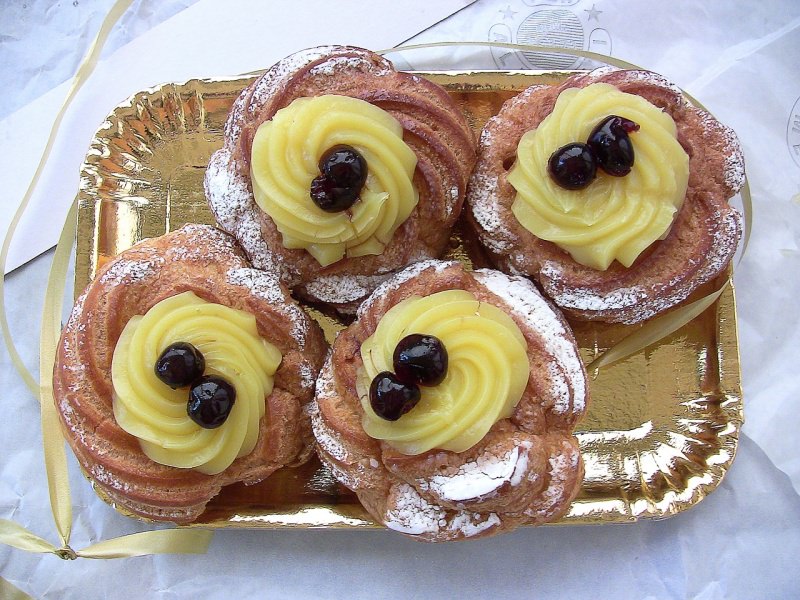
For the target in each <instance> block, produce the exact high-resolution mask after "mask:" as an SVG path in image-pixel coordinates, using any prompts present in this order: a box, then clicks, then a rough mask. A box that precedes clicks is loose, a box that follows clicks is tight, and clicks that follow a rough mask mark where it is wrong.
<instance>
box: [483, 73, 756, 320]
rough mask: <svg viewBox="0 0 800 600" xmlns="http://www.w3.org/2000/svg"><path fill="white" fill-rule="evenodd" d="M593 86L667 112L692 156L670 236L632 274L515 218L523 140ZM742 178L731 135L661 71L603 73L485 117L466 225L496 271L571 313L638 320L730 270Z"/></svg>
mask: <svg viewBox="0 0 800 600" xmlns="http://www.w3.org/2000/svg"><path fill="white" fill-rule="evenodd" d="M597 82H603V83H608V84H611V85H613V86H615V87H617V88H618V89H619V90H621V91H623V92H627V93H629V94H636V95H639V96H641V97H643V98H645V99H646V100H648V101H649V102H651V103H652V104H654V105H655V106H657V107H660V108H661V109H663V110H664V111H665V112H666V113H668V114H669V115H670V116H671V117H672V118H673V120H674V121H675V124H676V126H677V135H678V142H679V143H680V144H681V146H683V148H684V150H685V151H686V153H687V154H688V155H689V187H688V190H687V192H686V199H685V201H684V203H683V207H682V208H681V210H680V211H679V212H678V214H677V216H676V219H675V222H674V223H673V226H672V229H671V230H670V232H669V234H668V235H667V237H666V239H664V240H661V241H657V242H655V243H653V244H652V245H651V246H650V248H648V249H647V250H646V251H645V252H644V253H643V255H642V256H640V257H639V258H638V259H637V261H636V262H635V263H634V264H633V265H632V266H631V267H630V268H625V267H624V266H622V265H621V264H619V263H618V262H614V263H612V265H611V266H610V267H609V268H608V269H607V270H606V271H599V270H596V269H592V268H591V267H586V266H584V265H581V264H579V263H577V262H575V261H574V260H573V259H572V258H571V257H570V256H569V254H567V253H566V252H565V251H563V250H561V249H560V248H558V247H557V246H556V245H555V244H553V243H551V242H547V241H544V240H541V239H539V238H537V237H535V236H534V235H533V234H531V233H530V232H529V231H527V230H526V229H525V228H524V227H522V225H520V224H519V222H518V221H517V220H516V219H515V217H514V215H513V213H512V212H511V206H512V204H513V202H514V198H515V194H516V192H515V190H514V188H513V187H512V186H511V184H510V183H508V181H507V178H506V176H507V173H508V170H509V169H510V168H511V164H512V163H513V159H514V157H515V155H516V149H517V145H518V144H519V140H520V138H521V137H522V135H523V134H524V133H525V132H526V131H529V130H530V129H533V128H535V127H537V126H538V125H539V123H541V122H542V120H543V119H544V118H545V117H546V116H547V115H548V114H550V113H551V112H552V110H553V107H554V105H555V102H556V99H557V97H558V95H559V93H560V92H561V91H562V90H565V89H567V88H575V87H585V86H587V85H589V84H591V83H597ZM553 150H555V148H554V149H553ZM743 182H744V159H743V157H742V152H741V149H740V147H739V143H738V141H737V139H736V135H735V134H734V133H733V131H731V130H730V129H729V128H727V127H725V126H724V125H722V124H720V123H719V122H718V121H716V120H715V119H714V118H713V117H712V116H711V115H709V114H708V113H707V112H705V111H703V110H700V109H698V108H695V107H693V106H691V105H690V104H689V103H688V102H687V100H686V99H685V98H684V96H683V95H682V94H681V91H680V90H679V89H678V88H677V87H676V86H675V85H673V84H671V83H670V82H669V81H667V80H666V79H664V78H663V77H661V76H660V75H656V74H654V73H650V72H647V71H621V70H612V69H608V68H604V69H598V70H596V71H593V72H591V73H588V74H579V75H574V76H572V77H570V78H569V79H567V80H566V81H565V82H564V83H563V84H561V85H559V86H533V87H531V88H528V89H527V90H525V91H524V92H522V93H521V94H519V95H518V96H516V97H515V98H512V99H511V100H509V101H508V102H506V103H505V104H504V106H503V108H502V109H501V111H500V112H499V113H498V114H497V115H496V116H495V117H493V118H492V119H490V120H489V122H488V123H487V124H486V126H485V128H484V130H483V134H482V136H481V141H480V145H479V159H478V163H477V164H476V167H475V170H474V172H473V174H472V178H471V180H470V188H469V191H468V195H467V203H468V205H469V209H468V211H467V219H468V221H469V222H470V223H471V224H472V227H473V228H474V229H475V231H476V232H477V235H478V238H479V240H480V241H481V242H482V244H483V247H484V248H485V249H486V250H487V252H488V254H489V256H490V258H491V260H492V262H493V263H494V264H495V265H497V267H498V268H500V269H501V270H503V271H505V272H508V273H514V274H522V275H526V276H528V277H531V278H533V279H535V280H536V281H538V282H539V284H540V285H541V286H542V288H543V290H544V292H545V294H547V295H548V296H549V297H550V298H551V299H553V301H554V302H555V303H556V304H557V305H558V306H559V307H560V308H561V309H563V310H564V311H565V312H566V313H567V314H569V315H571V316H573V317H576V318H579V319H587V320H600V321H608V322H622V323H636V322H639V321H643V320H645V319H648V318H650V317H651V316H653V315H655V314H657V313H659V312H661V311H663V310H666V309H668V308H670V307H672V306H674V305H675V304H677V303H679V302H681V301H682V300H684V299H685V298H686V297H688V296H689V294H690V293H691V292H692V291H694V290H695V289H696V288H697V287H698V286H700V285H701V284H703V283H705V282H707V281H710V280H711V279H713V278H714V277H715V276H716V275H718V274H719V273H720V272H721V271H722V270H723V269H725V268H726V267H727V265H728V263H729V262H730V260H731V258H732V257H733V254H734V252H735V251H736V246H737V244H738V241H739V238H740V236H741V216H740V215H739V213H738V212H737V211H736V210H735V209H733V208H731V207H730V206H729V204H728V200H729V199H730V198H731V197H732V196H733V195H734V194H736V193H737V192H738V191H739V189H740V188H741V186H742V185H743Z"/></svg>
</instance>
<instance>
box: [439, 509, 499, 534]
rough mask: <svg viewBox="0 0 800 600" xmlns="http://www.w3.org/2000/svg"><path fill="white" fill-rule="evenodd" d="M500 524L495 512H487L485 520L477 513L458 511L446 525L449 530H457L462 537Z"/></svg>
mask: <svg viewBox="0 0 800 600" xmlns="http://www.w3.org/2000/svg"><path fill="white" fill-rule="evenodd" d="M496 525H500V517H498V516H497V515H496V514H495V513H489V516H488V517H487V518H486V520H482V517H481V515H479V514H478V513H467V512H460V513H458V514H457V515H456V516H454V517H453V519H452V520H451V521H450V523H449V524H448V525H447V529H449V530H450V531H459V532H461V533H462V534H463V535H464V537H472V536H474V535H478V534H479V533H481V532H483V531H486V530H487V529H491V528H492V527H494V526H496Z"/></svg>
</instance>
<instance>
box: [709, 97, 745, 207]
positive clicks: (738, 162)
mask: <svg viewBox="0 0 800 600" xmlns="http://www.w3.org/2000/svg"><path fill="white" fill-rule="evenodd" d="M700 116H701V122H702V124H703V128H704V129H705V131H706V132H712V131H713V133H714V134H715V135H716V136H719V137H721V138H722V148H723V150H722V152H723V153H724V155H725V162H724V166H723V169H724V172H723V181H724V182H725V185H726V186H727V187H728V188H729V190H730V191H731V192H732V193H734V194H735V193H736V192H738V191H739V190H740V189H742V186H743V185H744V177H745V170H744V155H743V154H742V147H741V145H740V144H739V138H738V137H737V136H736V133H734V131H733V129H731V128H730V127H727V126H725V125H723V124H722V123H720V122H719V121H717V120H716V119H715V118H714V117H713V116H712V115H711V114H709V113H707V112H705V111H700Z"/></svg>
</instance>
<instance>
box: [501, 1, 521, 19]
mask: <svg viewBox="0 0 800 600" xmlns="http://www.w3.org/2000/svg"><path fill="white" fill-rule="evenodd" d="M500 12H501V13H503V19H513V18H514V15H515V14H517V11H515V10H511V5H510V4H509V5H507V6H506V9H505V10H501V11H500Z"/></svg>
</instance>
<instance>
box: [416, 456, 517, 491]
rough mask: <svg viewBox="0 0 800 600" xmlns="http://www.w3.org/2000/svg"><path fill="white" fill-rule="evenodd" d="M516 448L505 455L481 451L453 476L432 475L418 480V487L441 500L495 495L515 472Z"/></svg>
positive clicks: (509, 480)
mask: <svg viewBox="0 0 800 600" xmlns="http://www.w3.org/2000/svg"><path fill="white" fill-rule="evenodd" d="M519 458H520V454H519V448H513V449H512V450H511V451H510V452H508V453H507V454H506V455H505V456H502V457H498V456H495V455H494V454H490V453H484V454H481V455H480V456H479V457H478V458H477V459H476V460H474V461H470V462H467V463H464V464H463V465H461V466H460V467H459V468H458V471H457V472H456V473H454V474H452V475H434V476H433V477H431V478H430V479H429V480H421V481H420V482H418V483H419V486H420V489H422V490H426V488H427V489H429V490H431V491H432V492H434V493H435V494H436V495H437V496H439V497H440V498H442V499H444V500H448V501H452V502H458V501H462V500H472V499H476V498H486V497H488V496H493V495H496V494H497V491H498V490H499V489H500V488H501V487H502V486H503V484H505V483H510V482H511V479H512V477H513V476H514V474H515V472H516V471H517V467H518V463H519Z"/></svg>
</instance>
